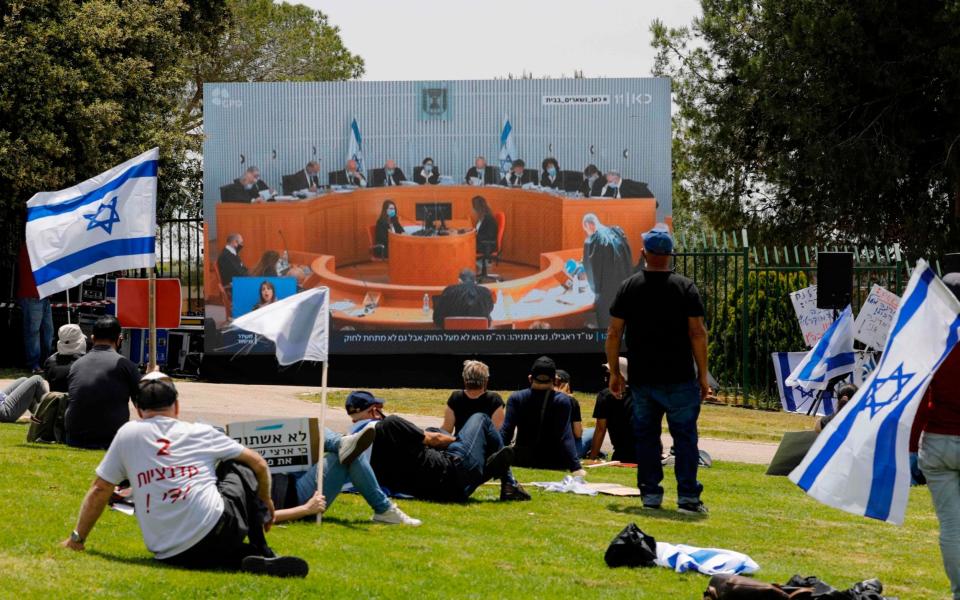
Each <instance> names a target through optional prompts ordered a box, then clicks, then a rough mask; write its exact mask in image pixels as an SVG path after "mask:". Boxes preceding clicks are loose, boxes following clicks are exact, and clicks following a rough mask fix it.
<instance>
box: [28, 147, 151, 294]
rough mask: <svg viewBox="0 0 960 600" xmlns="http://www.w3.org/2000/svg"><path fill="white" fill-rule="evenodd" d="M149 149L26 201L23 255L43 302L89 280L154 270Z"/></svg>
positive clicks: (35, 195)
mask: <svg viewBox="0 0 960 600" xmlns="http://www.w3.org/2000/svg"><path fill="white" fill-rule="evenodd" d="M159 158H160V152H159V149H157V148H153V149H152V150H148V151H147V152H144V153H143V154H141V155H140V156H137V157H136V158H132V159H130V160H128V161H127V162H125V163H123V164H120V165H117V166H116V167H113V168H112V169H109V170H108V171H104V172H103V173H101V174H99V175H97V176H96V177H92V178H90V179H88V180H86V181H84V182H82V183H78V184H77V185H75V186H73V187H69V188H66V189H63V190H60V191H57V192H40V193H38V194H34V196H33V197H32V198H30V200H29V201H28V202H27V227H26V240H27V250H28V252H29V254H30V266H31V269H32V270H33V278H34V280H35V282H36V284H37V291H38V292H39V293H40V297H41V298H46V297H47V296H50V295H52V294H55V293H57V292H62V291H64V290H69V289H70V288H72V287H75V286H77V285H80V284H81V283H83V282H84V281H86V280H87V279H90V278H91V277H94V276H96V275H102V274H104V273H111V272H113V271H121V270H124V269H141V268H153V267H154V266H155V265H156V255H155V254H154V251H155V249H156V231H157V168H158V163H159Z"/></svg>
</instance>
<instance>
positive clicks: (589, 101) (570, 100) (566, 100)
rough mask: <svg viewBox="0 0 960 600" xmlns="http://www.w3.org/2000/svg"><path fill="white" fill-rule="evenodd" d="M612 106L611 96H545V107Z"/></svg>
mask: <svg viewBox="0 0 960 600" xmlns="http://www.w3.org/2000/svg"><path fill="white" fill-rule="evenodd" d="M596 104H610V95H609V94H570V95H568V96H544V97H543V106H583V105H596Z"/></svg>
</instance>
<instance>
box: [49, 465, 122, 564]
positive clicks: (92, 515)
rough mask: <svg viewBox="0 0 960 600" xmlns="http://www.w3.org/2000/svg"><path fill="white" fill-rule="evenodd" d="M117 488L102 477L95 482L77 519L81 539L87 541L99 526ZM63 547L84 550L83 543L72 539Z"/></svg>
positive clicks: (84, 500)
mask: <svg viewBox="0 0 960 600" xmlns="http://www.w3.org/2000/svg"><path fill="white" fill-rule="evenodd" d="M115 487H116V486H115V485H114V484H112V483H110V482H109V481H107V480H106V479H102V478H100V477H97V478H96V479H94V480H93V483H92V484H91V485H90V489H89V490H88V491H87V495H86V496H84V498H83V504H81V505H80V518H79V519H77V533H78V534H79V535H80V538H81V539H84V540H86V539H87V536H88V535H90V532H91V531H93V526H94V525H96V524H97V520H98V519H99V518H100V515H102V514H103V510H104V509H105V508H106V507H107V504H108V503H109V502H110V497H111V496H112V495H113V490H114V488H115ZM61 545H62V546H63V547H65V548H70V549H71V550H83V549H84V545H83V542H74V541H72V540H71V539H70V538H67V539H66V540H64V541H63V543H62V544H61Z"/></svg>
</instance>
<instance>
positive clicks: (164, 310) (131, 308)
mask: <svg viewBox="0 0 960 600" xmlns="http://www.w3.org/2000/svg"><path fill="white" fill-rule="evenodd" d="M156 281H157V329H177V328H178V327H180V280H179V279H157V280H156ZM149 310H150V296H149V281H148V280H146V279H129V278H123V279H117V319H119V320H120V325H122V326H123V327H128V328H130V329H147V328H148V327H150V318H149V317H150V315H149Z"/></svg>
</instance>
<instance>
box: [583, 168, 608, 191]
mask: <svg viewBox="0 0 960 600" xmlns="http://www.w3.org/2000/svg"><path fill="white" fill-rule="evenodd" d="M605 182H606V181H605V180H602V179H601V178H600V169H598V168H597V165H587V168H586V169H584V170H583V183H581V184H580V195H581V196H583V197H584V198H593V197H596V196H600V195H601V191H602V190H603V184H604V183H605Z"/></svg>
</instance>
